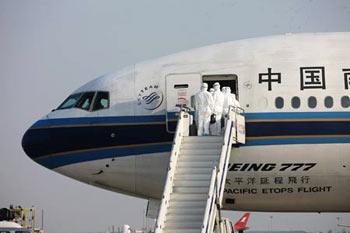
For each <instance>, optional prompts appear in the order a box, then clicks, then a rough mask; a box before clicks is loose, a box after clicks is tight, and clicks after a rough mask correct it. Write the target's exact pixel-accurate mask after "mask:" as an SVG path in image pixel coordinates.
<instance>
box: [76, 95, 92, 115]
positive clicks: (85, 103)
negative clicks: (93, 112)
mask: <svg viewBox="0 0 350 233" xmlns="http://www.w3.org/2000/svg"><path fill="white" fill-rule="evenodd" d="M94 95H95V92H86V93H83V95H82V96H81V97H80V99H79V101H78V103H77V104H76V105H75V107H76V108H81V109H84V110H86V111H89V110H90V106H91V103H92V100H93V99H94Z"/></svg>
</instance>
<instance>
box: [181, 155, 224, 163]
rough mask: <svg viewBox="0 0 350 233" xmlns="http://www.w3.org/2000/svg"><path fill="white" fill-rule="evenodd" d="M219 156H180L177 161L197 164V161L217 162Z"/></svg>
mask: <svg viewBox="0 0 350 233" xmlns="http://www.w3.org/2000/svg"><path fill="white" fill-rule="evenodd" d="M219 157H220V156H219V155H201V156H198V155H190V154H187V155H181V154H180V157H179V160H178V161H186V162H195V161H197V162H199V161H218V160H219Z"/></svg>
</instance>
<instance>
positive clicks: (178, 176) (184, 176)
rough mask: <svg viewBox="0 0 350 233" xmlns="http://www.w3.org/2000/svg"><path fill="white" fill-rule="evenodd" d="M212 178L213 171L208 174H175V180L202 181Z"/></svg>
mask: <svg viewBox="0 0 350 233" xmlns="http://www.w3.org/2000/svg"><path fill="white" fill-rule="evenodd" d="M210 179H211V173H208V174H203V175H201V174H181V173H178V174H176V176H175V179H174V180H175V181H176V180H191V181H196V180H198V181H201V180H210Z"/></svg>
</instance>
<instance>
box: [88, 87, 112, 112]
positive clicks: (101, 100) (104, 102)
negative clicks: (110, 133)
mask: <svg viewBox="0 0 350 233" xmlns="http://www.w3.org/2000/svg"><path fill="white" fill-rule="evenodd" d="M106 108H109V93H108V92H97V96H96V99H95V103H94V107H93V109H92V110H93V111H97V110H101V109H106Z"/></svg>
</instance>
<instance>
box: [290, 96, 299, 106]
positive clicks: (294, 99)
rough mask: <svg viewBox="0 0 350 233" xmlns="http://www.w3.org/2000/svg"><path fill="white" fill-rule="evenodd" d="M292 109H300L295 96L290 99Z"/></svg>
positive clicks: (297, 98)
mask: <svg viewBox="0 0 350 233" xmlns="http://www.w3.org/2000/svg"><path fill="white" fill-rule="evenodd" d="M292 107H293V108H299V107H300V98H299V97H297V96H294V97H293V98H292Z"/></svg>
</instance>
